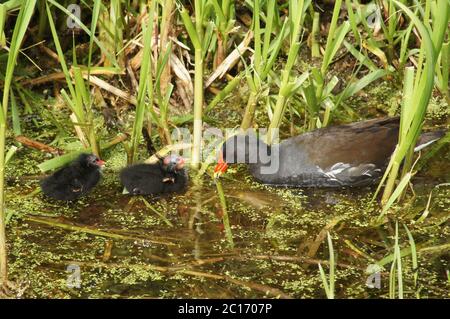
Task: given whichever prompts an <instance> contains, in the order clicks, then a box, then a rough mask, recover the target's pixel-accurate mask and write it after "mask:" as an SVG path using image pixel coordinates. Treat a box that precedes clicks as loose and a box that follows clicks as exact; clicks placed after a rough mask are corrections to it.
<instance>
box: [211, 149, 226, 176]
mask: <svg viewBox="0 0 450 319" xmlns="http://www.w3.org/2000/svg"><path fill="white" fill-rule="evenodd" d="M227 169H228V164H227V163H225V161H224V160H223V154H222V152H220V154H219V160H218V161H217V165H216V167H215V168H214V174H217V175H221V174H222V173H225V172H226V171H227Z"/></svg>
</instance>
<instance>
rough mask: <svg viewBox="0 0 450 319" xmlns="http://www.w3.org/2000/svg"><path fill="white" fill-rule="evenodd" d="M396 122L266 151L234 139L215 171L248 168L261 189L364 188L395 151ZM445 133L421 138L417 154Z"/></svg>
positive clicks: (325, 133) (325, 131) (318, 133)
mask: <svg viewBox="0 0 450 319" xmlns="http://www.w3.org/2000/svg"><path fill="white" fill-rule="evenodd" d="M399 125H400V121H399V117H393V118H381V119H374V120H368V121H362V122H357V123H352V124H347V125H340V126H334V127H326V128H321V129H317V130H314V131H311V132H307V133H304V134H301V135H298V136H294V137H291V138H288V139H286V140H284V141H282V142H281V143H280V144H274V145H272V146H268V145H267V144H265V143H264V142H263V141H261V140H260V139H258V138H256V135H255V133H252V132H251V133H248V134H245V135H243V134H241V135H235V136H233V137H231V138H229V139H228V140H227V141H226V142H225V143H224V144H223V147H222V152H221V157H220V158H219V163H218V164H217V166H216V169H215V171H216V172H220V171H222V172H223V171H225V170H226V167H227V163H246V164H249V170H250V173H251V174H252V175H253V177H254V178H255V179H257V180H258V181H260V182H262V183H264V184H271V185H278V186H291V187H343V186H364V185H369V184H372V183H375V182H376V181H378V180H379V179H380V177H381V176H382V175H383V173H384V170H385V169H386V167H387V164H388V162H389V159H390V156H391V154H392V152H393V151H394V149H395V146H396V144H397V139H398V131H399ZM443 135H444V132H443V131H435V132H428V133H424V134H422V135H421V136H420V140H419V142H418V144H417V146H416V150H419V149H421V148H423V147H425V146H427V145H428V144H431V143H432V142H434V141H436V140H438V139H439V138H441V137H442V136H443Z"/></svg>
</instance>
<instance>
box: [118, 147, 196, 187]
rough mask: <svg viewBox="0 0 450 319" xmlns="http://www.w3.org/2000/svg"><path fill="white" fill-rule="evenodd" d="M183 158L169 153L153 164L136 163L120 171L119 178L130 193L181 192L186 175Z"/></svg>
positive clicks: (185, 182) (186, 178)
mask: <svg viewBox="0 0 450 319" xmlns="http://www.w3.org/2000/svg"><path fill="white" fill-rule="evenodd" d="M183 167H184V159H183V158H182V157H180V156H176V155H170V156H166V157H164V158H160V160H159V161H158V162H157V163H155V164H136V165H132V166H128V167H126V168H124V169H122V171H121V172H120V180H121V182H122V185H123V186H125V188H126V189H127V191H128V192H129V193H130V194H131V195H149V194H163V193H173V192H181V191H183V190H184V189H185V187H186V184H187V181H188V177H187V173H186V171H185V169H184V168H183Z"/></svg>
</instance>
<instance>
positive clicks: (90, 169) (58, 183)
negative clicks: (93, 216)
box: [41, 154, 105, 201]
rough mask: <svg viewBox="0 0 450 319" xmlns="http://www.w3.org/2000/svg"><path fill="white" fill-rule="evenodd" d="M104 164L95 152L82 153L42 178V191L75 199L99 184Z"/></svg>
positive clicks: (58, 196)
mask: <svg viewBox="0 0 450 319" xmlns="http://www.w3.org/2000/svg"><path fill="white" fill-rule="evenodd" d="M104 164H105V162H104V161H102V160H101V159H99V158H98V157H97V156H95V155H94V154H81V155H80V156H79V157H78V158H77V159H76V160H75V161H73V162H72V163H71V164H69V165H68V166H66V167H63V168H61V169H59V170H58V171H56V172H55V173H54V174H53V175H51V176H49V177H47V178H45V179H44V180H42V181H41V188H42V192H43V193H44V194H45V195H47V196H48V197H51V198H54V199H58V200H64V201H72V200H75V199H77V198H78V197H80V196H82V195H85V194H87V193H89V191H90V190H91V189H92V188H93V187H94V186H95V185H97V183H98V181H99V180H100V168H101V167H102V166H103V165H104Z"/></svg>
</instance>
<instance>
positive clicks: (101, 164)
mask: <svg viewBox="0 0 450 319" xmlns="http://www.w3.org/2000/svg"><path fill="white" fill-rule="evenodd" d="M105 164H106V162H105V161H102V160H101V159H99V160H98V161H97V165H98V166H100V167H102V166H103V165H105Z"/></svg>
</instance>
